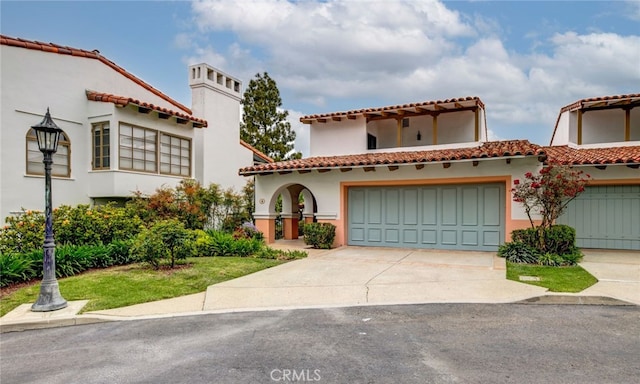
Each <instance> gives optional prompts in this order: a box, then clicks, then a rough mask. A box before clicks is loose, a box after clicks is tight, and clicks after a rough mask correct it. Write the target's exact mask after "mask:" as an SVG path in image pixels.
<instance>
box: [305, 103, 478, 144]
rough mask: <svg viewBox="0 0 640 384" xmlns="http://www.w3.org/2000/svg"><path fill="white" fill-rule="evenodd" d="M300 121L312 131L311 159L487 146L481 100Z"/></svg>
mask: <svg viewBox="0 0 640 384" xmlns="http://www.w3.org/2000/svg"><path fill="white" fill-rule="evenodd" d="M300 121H301V122H302V123H304V124H310V125H311V129H310V156H333V155H347V154H359V153H366V152H382V151H384V152H396V151H406V150H415V149H417V148H416V147H427V148H428V149H436V148H437V149H440V148H458V147H464V146H468V145H477V143H478V142H484V141H486V140H487V127H486V120H485V112H484V104H483V103H482V101H481V100H480V99H479V98H477V97H466V98H460V99H448V100H444V101H427V102H422V103H412V104H405V105H396V106H389V107H381V108H368V109H362V110H355V111H348V112H336V113H329V114H324V115H310V116H304V117H302V118H300ZM409 148H411V149H409ZM423 149H424V148H423Z"/></svg>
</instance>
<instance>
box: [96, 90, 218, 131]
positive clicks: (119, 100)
mask: <svg viewBox="0 0 640 384" xmlns="http://www.w3.org/2000/svg"><path fill="white" fill-rule="evenodd" d="M85 94H86V95H87V100H90V101H101V102H105V103H113V104H116V105H119V106H122V107H124V106H126V105H128V104H129V103H131V104H135V105H138V106H139V107H143V108H148V109H153V110H154V111H158V112H161V113H165V114H169V115H172V116H176V117H179V118H182V119H187V120H190V121H192V122H194V123H199V124H202V125H203V126H204V127H206V126H207V125H208V123H207V121H206V120H205V119H201V118H198V117H195V116H192V115H190V114H184V113H182V112H177V111H174V110H171V109H168V108H165V107H161V106H159V105H154V104H152V103H147V102H145V101H140V100H139V99H134V98H133V97H127V96H120V95H114V94H111V93H105V92H97V91H93V90H90V89H87V90H85Z"/></svg>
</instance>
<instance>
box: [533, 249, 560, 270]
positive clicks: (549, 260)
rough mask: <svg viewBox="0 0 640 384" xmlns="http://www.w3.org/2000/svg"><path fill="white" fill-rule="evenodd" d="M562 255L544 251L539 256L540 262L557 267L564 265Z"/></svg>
mask: <svg viewBox="0 0 640 384" xmlns="http://www.w3.org/2000/svg"><path fill="white" fill-rule="evenodd" d="M562 261H563V260H562V257H561V256H558V255H556V254H554V253H550V252H547V253H543V254H542V255H540V256H539V257H538V264H540V265H546V266H550V267H556V266H560V265H562Z"/></svg>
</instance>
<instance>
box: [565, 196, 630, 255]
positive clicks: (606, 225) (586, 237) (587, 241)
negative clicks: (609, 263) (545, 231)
mask: <svg viewBox="0 0 640 384" xmlns="http://www.w3.org/2000/svg"><path fill="white" fill-rule="evenodd" d="M558 223H560V224H568V225H570V226H572V227H573V228H575V229H576V242H577V243H578V246H579V247H584V248H610V249H633V250H640V185H606V186H604V185H603V186H592V187H587V188H586V190H585V191H584V192H583V193H582V194H580V195H578V197H577V198H576V199H575V200H573V201H572V202H571V203H569V205H568V206H567V211H566V212H565V214H564V215H563V216H561V217H560V218H559V219H558Z"/></svg>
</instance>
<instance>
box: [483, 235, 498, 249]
mask: <svg viewBox="0 0 640 384" xmlns="http://www.w3.org/2000/svg"><path fill="white" fill-rule="evenodd" d="M500 235H501V233H500V231H483V232H482V245H484V246H485V247H497V246H499V245H500V244H501V238H500Z"/></svg>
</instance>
